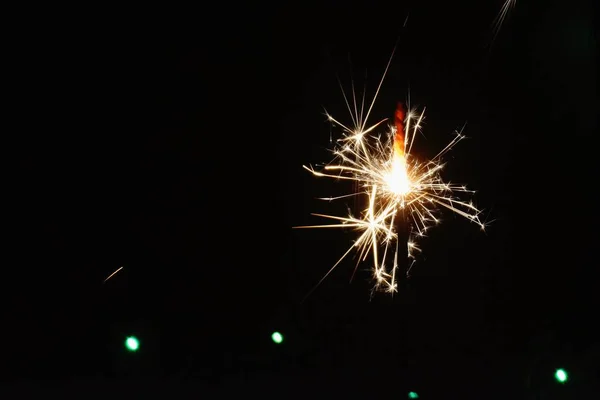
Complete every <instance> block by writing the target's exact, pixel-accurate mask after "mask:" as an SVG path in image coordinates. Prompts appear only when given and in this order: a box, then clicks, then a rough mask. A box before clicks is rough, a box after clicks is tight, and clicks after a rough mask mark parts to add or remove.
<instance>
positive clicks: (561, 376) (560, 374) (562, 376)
mask: <svg viewBox="0 0 600 400" xmlns="http://www.w3.org/2000/svg"><path fill="white" fill-rule="evenodd" d="M554 378H556V380H557V381H559V382H560V383H565V382H566V381H567V380H568V379H569V375H568V374H567V371H565V370H564V369H562V368H559V369H557V370H556V372H555V373H554Z"/></svg>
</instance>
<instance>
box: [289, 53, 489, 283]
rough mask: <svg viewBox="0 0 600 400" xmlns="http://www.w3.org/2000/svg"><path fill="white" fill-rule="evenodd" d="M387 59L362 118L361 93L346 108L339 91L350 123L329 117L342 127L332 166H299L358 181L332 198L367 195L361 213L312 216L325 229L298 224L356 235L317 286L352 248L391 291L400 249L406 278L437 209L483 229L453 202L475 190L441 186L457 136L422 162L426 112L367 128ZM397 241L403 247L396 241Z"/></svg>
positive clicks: (466, 205)
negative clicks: (416, 150) (323, 221)
mask: <svg viewBox="0 0 600 400" xmlns="http://www.w3.org/2000/svg"><path fill="white" fill-rule="evenodd" d="M392 56H393V54H392ZM390 62H391V58H390ZM390 62H388V65H387V67H386V69H385V72H384V74H383V77H382V79H381V81H380V83H379V86H378V88H377V91H376V93H375V95H374V97H373V101H372V102H371V104H370V106H369V108H368V110H367V111H366V113H365V101H364V94H363V98H362V101H357V99H356V94H355V93H354V90H353V93H352V99H353V101H352V104H351V103H350V101H349V100H348V97H347V96H346V94H345V93H344V91H343V89H342V93H343V95H344V99H345V102H346V105H347V107H348V110H349V112H350V115H351V119H352V125H351V126H347V125H344V124H342V123H341V122H339V121H338V120H336V119H334V118H333V117H332V116H331V115H329V114H327V118H328V120H329V121H330V122H331V123H335V124H337V125H338V126H340V127H341V128H342V129H343V134H342V137H341V138H340V139H338V140H337V143H336V146H335V148H334V149H333V154H334V158H333V160H332V162H331V163H329V164H328V165H326V166H324V168H322V169H319V170H316V169H315V168H313V167H312V166H309V167H307V166H303V167H304V168H305V169H307V170H308V171H310V172H311V173H312V174H313V175H314V176H316V177H327V178H333V179H335V180H349V181H353V182H355V183H356V184H355V185H354V187H355V188H356V190H355V191H354V192H353V193H350V194H347V195H345V196H340V197H336V198H335V199H341V198H347V197H351V196H365V197H366V206H365V207H364V209H363V210H362V211H361V212H360V215H359V216H356V217H355V216H353V215H352V214H350V215H348V216H335V215H324V214H313V215H316V216H319V217H322V218H328V219H330V220H333V221H335V222H334V223H332V224H327V225H312V226H300V227H296V228H352V229H354V230H356V231H357V232H358V238H357V239H356V240H355V241H354V243H353V245H352V246H351V247H350V248H349V249H348V251H346V253H344V255H343V256H342V257H341V258H340V259H339V260H338V261H337V263H335V265H334V266H333V267H332V268H331V269H330V270H329V272H327V274H325V276H324V277H323V279H321V281H320V282H319V284H320V283H321V282H322V281H323V280H324V279H325V278H326V277H327V276H328V275H329V274H330V273H331V271H333V269H334V268H335V267H336V266H337V265H339V263H340V262H341V261H342V260H343V259H344V258H345V257H346V256H347V255H348V254H349V253H351V252H352V250H355V251H356V252H357V254H358V261H357V267H358V263H360V262H362V261H365V260H367V258H369V259H370V260H371V262H372V273H373V278H374V281H375V285H374V290H382V291H387V292H390V293H393V292H396V291H397V280H396V272H397V270H398V254H399V252H398V249H399V247H398V246H406V248H407V253H405V254H408V257H409V260H408V264H407V268H406V274H407V275H408V273H409V272H410V269H411V268H412V265H413V263H414V261H415V255H416V254H417V253H418V252H420V248H419V247H418V246H417V240H418V239H419V238H422V237H424V236H425V235H426V233H427V230H428V229H429V228H430V227H431V226H432V225H435V224H437V223H438V222H439V221H440V220H439V218H438V214H439V211H440V209H447V210H450V211H452V212H454V213H456V214H458V215H460V216H462V217H465V218H466V219H468V220H470V221H472V222H474V223H476V224H478V225H479V226H480V227H481V228H482V229H484V228H485V224H484V223H482V222H481V220H480V218H479V215H480V211H479V210H478V209H477V207H475V205H473V203H472V202H471V201H467V200H463V199H460V198H458V194H459V193H462V194H467V195H470V194H472V193H474V192H473V191H470V190H467V188H466V187H465V186H463V185H454V184H451V183H446V182H444V181H443V180H442V177H441V171H442V169H443V167H444V162H443V161H442V158H443V156H444V155H445V154H446V153H448V151H450V149H452V148H453V147H454V146H455V145H456V144H457V143H458V142H460V141H461V140H462V139H464V136H463V135H462V134H461V133H460V132H456V135H455V137H454V138H453V139H452V140H451V141H450V143H448V145H447V146H446V147H444V148H443V149H442V150H441V151H440V152H439V153H438V154H437V155H436V156H435V157H433V158H431V159H429V160H421V159H419V158H418V157H417V156H416V155H413V154H412V153H411V150H412V148H413V144H414V141H415V138H416V136H417V134H418V133H419V132H420V129H421V123H422V121H423V118H424V113H425V109H423V110H422V111H420V112H417V111H416V110H413V109H410V105H409V108H408V111H407V112H406V113H405V112H404V110H403V108H401V107H400V108H399V109H398V110H397V111H396V118H395V125H390V126H389V128H388V129H387V130H385V131H384V132H383V133H382V134H377V133H376V131H377V129H378V128H380V127H381V126H382V124H383V123H384V122H385V121H386V120H383V121H379V122H377V123H376V124H374V125H370V126H369V125H367V120H368V118H369V114H370V113H371V110H372V108H373V105H374V103H375V100H376V99H377V95H378V94H379V89H380V88H381V84H382V83H383V80H384V79H385V75H386V74H387V71H388V68H389V65H390ZM353 87H354V84H353ZM335 199H334V198H327V199H323V200H335ZM403 224H407V225H408V226H406V225H403ZM398 228H402V230H406V231H407V232H408V235H407V236H405V237H404V238H402V237H401V236H402V235H399V234H398V233H399V230H398ZM406 239H408V240H406ZM400 240H402V243H399V241H400ZM405 240H406V242H404V241H405ZM317 286H318V284H317Z"/></svg>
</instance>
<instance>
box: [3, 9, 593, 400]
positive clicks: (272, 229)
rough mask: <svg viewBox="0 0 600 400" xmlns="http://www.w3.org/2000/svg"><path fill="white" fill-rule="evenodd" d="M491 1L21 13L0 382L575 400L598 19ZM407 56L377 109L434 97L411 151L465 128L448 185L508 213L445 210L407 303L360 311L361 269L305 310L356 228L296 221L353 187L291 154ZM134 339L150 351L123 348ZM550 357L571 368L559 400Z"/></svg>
mask: <svg viewBox="0 0 600 400" xmlns="http://www.w3.org/2000/svg"><path fill="white" fill-rule="evenodd" d="M500 7H501V2H490V4H484V2H460V1H459V2H434V1H420V2H415V1H413V2H397V3H394V4H388V3H387V2H377V1H370V2H353V3H352V4H351V5H349V4H348V3H346V2H325V3H321V4H319V5H318V6H317V5H314V6H313V5H307V3H305V2H288V3H286V4H283V3H277V4H246V5H239V4H235V3H227V4H225V3H223V4H209V3H207V4H206V5H205V6H202V7H197V8H188V9H178V10H175V9H174V8H170V9H168V10H166V9H160V8H156V9H150V8H148V7H142V8H140V9H135V10H132V9H127V10H126V9H119V8H105V9H91V8H89V9H79V10H77V9H64V10H58V9H56V8H53V9H51V10H50V9H48V10H42V9H36V10H28V11H27V12H24V13H23V14H22V15H21V16H22V18H23V23H22V24H19V26H20V29H15V30H14V31H13V32H12V33H11V36H10V38H9V39H10V41H11V44H12V45H13V46H14V49H15V50H16V52H15V54H16V55H15V56H14V57H13V58H12V59H11V61H12V63H13V64H14V65H15V66H16V69H15V70H16V74H15V75H13V76H14V79H13V81H14V83H15V84H16V86H17V87H18V89H17V91H16V94H15V95H14V98H13V102H12V103H13V105H16V106H17V107H16V108H17V109H19V110H20V111H22V113H17V114H16V115H17V117H18V120H19V123H18V124H15V125H12V126H13V127H12V128H10V129H12V130H13V134H12V135H11V137H13V136H14V137H16V138H17V142H16V144H15V145H14V146H15V147H14V149H13V148H11V147H10V146H9V147H8V151H9V152H10V153H12V154H15V155H16V157H17V161H16V162H15V163H13V164H12V165H11V169H10V171H13V172H11V173H10V177H11V178H12V179H14V182H15V183H16V187H15V189H14V190H10V191H9V192H8V193H6V196H7V197H9V198H10V199H15V200H16V207H14V208H13V207H11V208H9V209H6V210H5V211H6V213H7V215H8V218H11V217H16V218H15V220H16V221H17V227H16V229H11V232H10V234H9V236H10V240H9V241H8V242H7V244H8V250H9V251H8V252H7V253H6V262H5V264H4V268H5V271H6V273H5V274H4V279H3V286H4V287H5V289H4V290H3V293H4V294H7V301H5V302H4V303H3V304H4V305H3V307H2V312H3V314H5V316H4V317H3V321H4V323H3V329H2V332H3V341H2V344H3V346H2V356H1V360H2V368H3V374H2V376H3V380H6V381H7V382H17V381H26V382H28V381H31V380H47V379H50V380H59V381H68V382H79V381H80V382H88V381H90V380H91V381H93V382H111V381H112V380H114V379H127V378H129V379H138V378H140V379H142V382H148V380H147V379H145V378H147V377H155V378H160V379H159V380H158V381H161V382H178V383H177V385H179V383H180V382H183V381H187V382H192V383H194V384H195V385H201V387H202V389H198V390H201V391H202V390H209V388H211V389H215V390H229V391H237V390H242V389H243V388H256V389H260V390H261V391H262V393H275V392H277V393H280V394H283V395H286V396H293V395H302V396H306V395H315V396H316V395H318V394H320V393H321V394H322V393H325V392H326V391H331V393H337V395H345V396H347V395H356V396H358V397H361V398H363V397H365V396H366V397H380V396H384V395H385V396H386V397H389V396H390V395H392V396H399V398H405V396H406V393H407V392H408V391H409V390H416V391H417V392H419V394H420V395H421V398H458V397H462V398H508V397H512V398H526V396H533V395H534V393H545V395H546V396H550V395H553V396H558V397H556V398H587V397H585V396H589V394H590V393H591V391H592V390H593V389H592V386H591V385H592V383H593V378H592V376H593V373H592V371H591V369H592V368H593V363H592V362H591V361H590V360H592V359H594V358H596V359H597V357H598V347H597V337H598V336H597V335H598V330H597V328H596V324H595V319H596V318H594V317H593V315H595V312H594V310H595V309H596V307H597V304H598V302H597V296H596V295H595V293H594V288H595V286H596V282H597V272H596V265H597V257H596V255H595V251H594V250H595V249H594V248H593V243H594V237H595V234H594V232H595V229H596V228H595V227H596V211H595V206H597V202H596V201H595V200H596V194H595V192H596V190H595V184H596V181H597V179H596V166H595V163H594V161H595V157H596V156H595V150H594V143H595V141H594V138H593V135H592V134H593V133H597V116H598V101H597V72H596V69H597V63H596V46H597V36H595V35H596V34H595V29H594V28H595V25H594V20H593V11H594V10H593V9H592V7H591V5H590V4H587V3H586V2H584V1H571V2H568V4H567V3H564V2H558V1H554V2H547V1H546V2H542V1H539V2H535V1H530V2H525V1H523V2H520V1H519V2H517V4H516V7H515V8H514V9H513V10H512V11H511V13H510V14H509V15H508V17H507V18H506V21H505V22H504V25H503V26H502V29H501V31H500V33H499V35H498V37H497V38H496V40H495V41H493V42H492V37H493V31H492V28H491V23H492V21H493V19H494V17H495V16H496V14H497V12H498V11H499V10H500ZM407 16H408V20H406V18H407ZM405 20H406V25H405V26H403V25H404V22H405ZM396 44H397V50H396V54H395V56H394V59H393V60H392V64H391V67H390V70H389V73H388V76H387V78H386V80H385V82H384V84H383V86H382V90H381V92H380V94H379V97H378V101H377V103H376V105H375V107H374V109H373V113H372V121H375V120H376V119H378V118H379V119H381V118H386V117H389V116H390V115H391V114H392V113H393V110H394V107H395V105H396V102H397V101H403V100H405V99H406V97H407V94H408V92H409V90H410V96H411V102H412V104H413V105H418V106H426V107H427V114H426V116H427V119H426V121H425V126H424V134H425V138H423V140H422V141H421V142H420V144H421V147H420V148H419V151H421V152H423V154H424V155H432V154H434V153H435V152H436V150H438V149H440V148H441V147H443V145H445V144H446V143H447V142H448V141H449V139H450V138H451V134H452V132H453V131H454V130H455V129H459V128H461V127H462V126H463V125H464V124H465V123H466V127H465V130H464V133H465V134H466V135H467V136H468V137H469V138H470V139H469V140H467V141H464V142H462V143H461V144H460V145H459V146H458V147H457V148H456V149H455V150H454V151H453V152H452V153H451V155H450V157H449V159H448V161H449V163H448V167H447V168H446V169H445V174H446V175H445V176H446V177H448V178H449V179H450V180H452V181H456V182H465V183H467V184H468V185H469V187H471V188H474V189H477V191H478V193H477V197H476V201H477V204H478V205H479V206H481V207H482V208H484V209H485V210H486V214H485V215H486V216H487V218H488V220H489V221H493V222H491V224H490V226H489V229H488V230H487V232H486V233H482V232H481V231H480V230H479V229H478V228H477V226H475V225H471V224H469V223H467V221H464V220H461V219H460V218H458V217H454V216H450V215H447V216H446V218H445V221H444V224H442V225H441V226H440V227H439V228H437V229H435V232H432V233H431V236H430V237H429V238H428V239H427V240H426V241H424V242H423V248H424V256H423V257H421V258H420V259H419V262H418V264H417V265H416V266H415V268H414V269H413V271H412V277H411V279H409V280H402V281H401V284H400V291H399V293H398V294H397V295H395V296H394V297H393V298H392V297H390V296H387V295H377V296H375V297H374V298H373V299H372V300H371V299H370V291H369V290H370V282H369V281H368V278H369V274H368V273H367V272H365V271H363V270H361V269H359V271H358V272H357V275H356V277H355V279H354V280H353V282H352V283H350V284H349V283H348V281H349V279H350V276H351V275H352V269H353V267H354V263H353V262H352V260H350V259H349V260H347V261H346V262H344V263H343V264H342V265H340V266H339V267H338V268H337V269H336V270H335V272H334V273H333V274H332V275H330V276H329V277H328V279H326V280H325V281H324V282H323V284H322V285H321V286H319V288H318V289H317V290H316V291H315V292H314V293H313V294H312V295H311V296H309V297H308V299H307V300H306V301H305V302H302V298H303V297H304V296H305V295H306V294H307V293H308V292H309V291H310V290H311V289H312V288H313V286H314V285H315V284H316V283H317V282H318V281H319V280H320V279H321V277H322V276H323V275H324V274H325V273H326V272H327V270H329V268H330V267H331V266H332V265H333V264H334V263H335V261H337V259H338V258H339V256H340V255H341V254H343V252H344V251H345V250H346V248H347V247H348V246H349V245H350V241H351V239H352V237H351V236H349V235H348V234H347V233H345V232H342V231H330V230H327V231H310V230H293V229H292V227H293V226H298V225H307V224H314V223H320V222H322V221H320V220H318V219H315V218H314V217H311V215H310V213H311V212H324V211H327V212H328V211H330V210H335V208H332V207H334V206H332V205H330V204H327V203H322V202H318V201H317V200H315V198H317V197H321V196H330V195H339V194H342V193H343V192H344V191H347V190H348V188H347V187H345V186H344V185H343V184H342V183H335V182H333V181H330V182H324V181H321V180H317V179H315V178H314V177H312V176H310V174H308V173H307V172H306V171H305V170H303V169H302V165H303V164H309V163H313V164H314V163H318V162H323V161H326V160H327V159H328V157H329V154H328V152H327V150H326V149H327V148H328V146H329V133H330V128H329V125H328V124H327V123H326V121H325V117H324V116H323V108H324V107H325V108H326V109H327V110H328V111H329V112H330V113H331V114H333V115H334V116H335V117H336V118H338V119H340V120H343V121H348V118H349V115H348V114H347V110H346V109H345V105H344V103H343V97H342V94H341V91H340V88H339V85H338V82H337V77H336V74H337V76H339V78H340V80H341V82H342V86H343V87H344V89H345V90H347V91H348V90H350V88H351V86H350V82H351V80H350V78H351V75H352V76H353V77H354V79H355V81H356V84H357V88H361V87H362V85H363V84H366V87H367V93H368V96H372V95H373V93H374V91H375V89H376V87H377V84H378V83H379V79H380V77H381V74H382V73H383V71H384V69H385V65H386V63H387V61H388V58H389V56H390V54H391V51H392V49H393V48H394V46H395V45H396ZM365 73H366V78H365ZM11 146H12V145H11ZM338 210H339V209H338ZM15 255H16V256H15ZM120 266H124V269H123V270H122V271H120V272H119V273H118V274H117V275H115V277H114V278H113V279H111V280H109V281H108V282H106V283H105V284H103V280H104V279H105V278H106V277H107V276H108V275H109V274H110V273H112V272H113V271H114V270H116V269H117V268H118V267H120ZM274 330H279V331H281V332H282V333H283V334H284V336H285V341H284V343H283V344H282V345H280V346H276V345H274V344H273V343H272V342H271V341H270V334H271V332H273V331H274ZM128 334H135V335H137V336H138V337H139V338H140V340H141V343H142V345H141V346H142V347H141V349H140V351H139V352H138V353H136V354H126V353H125V352H124V350H123V346H122V341H123V338H124V337H125V336H126V335H128ZM559 366H564V367H565V368H568V369H569V370H570V371H571V372H572V380H571V382H570V383H569V385H567V386H565V387H560V388H559V387H558V385H557V384H555V383H554V382H553V381H552V373H553V370H554V369H555V368H557V367H559ZM153 382H154V383H156V382H157V380H154V381H153ZM178 387H179V386H178ZM243 390H245V389H243ZM201 393H203V392H201ZM248 393H249V392H248ZM459 394H460V395H459ZM494 396H497V397H494ZM507 396H508V397H507ZM561 396H566V397H561ZM577 396H582V397H577ZM549 398H550V397H549Z"/></svg>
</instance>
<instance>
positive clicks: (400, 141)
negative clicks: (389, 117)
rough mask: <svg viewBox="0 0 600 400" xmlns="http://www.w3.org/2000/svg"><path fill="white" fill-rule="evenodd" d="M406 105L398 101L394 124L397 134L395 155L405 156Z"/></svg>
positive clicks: (395, 137)
mask: <svg viewBox="0 0 600 400" xmlns="http://www.w3.org/2000/svg"><path fill="white" fill-rule="evenodd" d="M405 116H406V113H405V111H404V105H403V104H402V103H398V106H397V107H396V112H395V113H394V124H395V125H396V134H395V135H394V156H397V157H402V158H404V117H405Z"/></svg>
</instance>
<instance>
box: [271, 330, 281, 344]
mask: <svg viewBox="0 0 600 400" xmlns="http://www.w3.org/2000/svg"><path fill="white" fill-rule="evenodd" d="M271 339H272V340H273V342H275V343H277V344H279V343H281V342H283V335H282V334H281V333H279V332H273V334H272V335H271Z"/></svg>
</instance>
